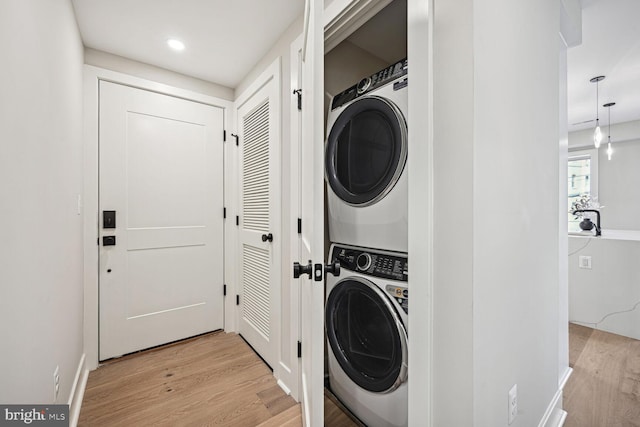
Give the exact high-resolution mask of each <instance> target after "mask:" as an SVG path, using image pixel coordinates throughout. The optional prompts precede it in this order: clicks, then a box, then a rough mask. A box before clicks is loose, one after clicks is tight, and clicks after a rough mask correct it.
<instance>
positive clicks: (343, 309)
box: [325, 277, 408, 393]
mask: <svg viewBox="0 0 640 427" xmlns="http://www.w3.org/2000/svg"><path fill="white" fill-rule="evenodd" d="M325 316H326V319H325V325H326V328H327V338H328V341H329V346H330V347H331V351H332V352H333V354H334V356H335V358H336V360H337V361H338V363H339V364H340V367H341V368H342V370H343V371H344V372H345V373H346V374H347V376H348V377H349V378H350V379H351V380H352V381H353V382H354V383H356V384H357V385H358V386H360V387H362V388H363V389H365V390H367V391H371V392H377V393H388V392H391V391H393V390H395V389H396V388H398V387H399V386H400V385H401V384H402V383H403V382H404V381H405V380H406V378H407V350H408V349H407V333H406V330H405V328H404V326H403V324H402V319H401V318H400V317H399V315H398V313H397V311H396V310H395V308H394V307H393V305H392V304H391V302H390V300H389V298H388V297H387V296H386V295H385V294H384V293H383V292H382V291H381V290H380V288H378V287H377V286H376V285H375V284H373V283H372V282H370V281H368V280H366V279H361V278H359V277H350V278H346V279H343V280H341V281H339V282H338V283H337V284H336V285H335V286H334V287H333V288H332V290H331V292H330V293H329V296H328V297H327V306H326V312H325Z"/></svg>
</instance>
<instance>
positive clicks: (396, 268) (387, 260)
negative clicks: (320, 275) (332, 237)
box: [331, 245, 409, 282]
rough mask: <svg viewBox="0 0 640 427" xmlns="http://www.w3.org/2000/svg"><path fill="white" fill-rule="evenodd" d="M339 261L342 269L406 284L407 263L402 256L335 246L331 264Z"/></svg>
mask: <svg viewBox="0 0 640 427" xmlns="http://www.w3.org/2000/svg"><path fill="white" fill-rule="evenodd" d="M334 261H339V262H340V266H341V267H342V268H346V269H347V270H351V271H357V272H360V273H364V274H368V275H370V276H374V277H381V278H384V279H391V280H398V281H401V282H406V281H407V280H408V277H409V261H408V260H407V257H406V256H403V255H402V254H397V255H395V254H391V253H388V252H376V251H374V250H368V249H367V250H363V249H354V248H350V247H344V246H339V245H335V246H334V247H333V252H332V257H331V262H334Z"/></svg>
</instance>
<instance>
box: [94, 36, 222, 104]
mask: <svg viewBox="0 0 640 427" xmlns="http://www.w3.org/2000/svg"><path fill="white" fill-rule="evenodd" d="M84 61H85V64H87V65H94V66H96V67H100V68H105V69H107V70H111V71H117V72H120V73H124V74H128V75H130V76H135V77H140V78H143V79H147V80H151V81H154V82H158V83H164V84H166V85H169V86H173V87H177V88H180V89H187V90H191V91H194V92H197V93H201V94H203V95H209V96H214V97H216V98H222V99H226V100H229V101H232V100H233V99H234V94H233V89H231V88H228V87H226V86H222V85H219V84H215V83H211V82H208V81H204V80H200V79H197V78H195V77H190V76H186V75H184V74H180V73H176V72H174V71H169V70H166V69H164V68H159V67H156V66H154V65H149V64H145V63H142V62H138V61H134V60H132V59H128V58H124V57H122V56H118V55H113V54H111V53H107V52H103V51H101V50H95V49H90V48H85V50H84Z"/></svg>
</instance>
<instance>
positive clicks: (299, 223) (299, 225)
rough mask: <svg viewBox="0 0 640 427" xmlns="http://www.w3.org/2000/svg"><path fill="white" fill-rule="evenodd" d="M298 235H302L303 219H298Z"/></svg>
mask: <svg viewBox="0 0 640 427" xmlns="http://www.w3.org/2000/svg"><path fill="white" fill-rule="evenodd" d="M298 234H302V218H298Z"/></svg>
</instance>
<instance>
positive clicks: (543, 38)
mask: <svg viewBox="0 0 640 427" xmlns="http://www.w3.org/2000/svg"><path fill="white" fill-rule="evenodd" d="M559 8H560V4H559V2H558V1H556V0H543V1H537V2H512V1H509V0H447V1H438V0H436V2H435V9H434V10H435V29H434V36H433V37H434V42H433V43H434V82H433V85H434V86H433V88H434V89H433V90H434V122H433V123H434V136H433V143H434V154H433V155H434V164H435V176H434V180H435V182H434V197H435V199H434V206H435V210H434V215H435V218H434V233H435V235H434V239H435V240H434V257H435V258H434V295H433V307H434V313H433V316H434V319H433V322H434V342H433V348H432V351H433V357H434V359H433V374H434V386H433V391H432V395H433V398H434V402H433V425H434V426H441V425H475V426H491V427H499V426H507V425H508V419H507V397H508V391H509V389H510V388H511V387H512V385H514V384H517V385H518V399H519V400H518V405H519V414H518V416H517V418H516V419H515V421H514V422H513V424H511V426H515V427H520V426H522V427H525V426H526V427H529V426H536V425H538V423H539V422H540V420H541V419H543V417H544V415H545V412H546V411H547V408H548V407H549V406H550V405H551V404H552V403H553V400H554V396H555V395H556V392H557V391H558V377H559V372H558V371H559V367H558V359H559V339H558V334H559V330H558V325H559V312H560V308H559V286H560V284H559V277H558V276H559V271H560V265H559V247H560V244H559V238H560V237H559V235H560V234H559V221H558V212H559V208H560V207H559V170H560V169H559V168H560V165H559V157H560V149H559V143H558V135H559V127H558V118H559V117H560V115H559V107H558V93H559V83H560V82H559V77H558V70H559V62H558V60H559V58H558V50H559V48H558V33H559V30H560V28H559V21H560V19H559V17H560V9H559ZM410 23H411V17H410ZM410 54H411V46H410ZM540 123H545V126H540ZM410 222H411V220H410ZM415 262H416V261H415V260H414V262H413V264H414V265H415ZM412 283H414V284H413V285H411V284H410V286H415V282H412ZM415 333H416V330H415V329H413V332H412V334H415Z"/></svg>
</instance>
